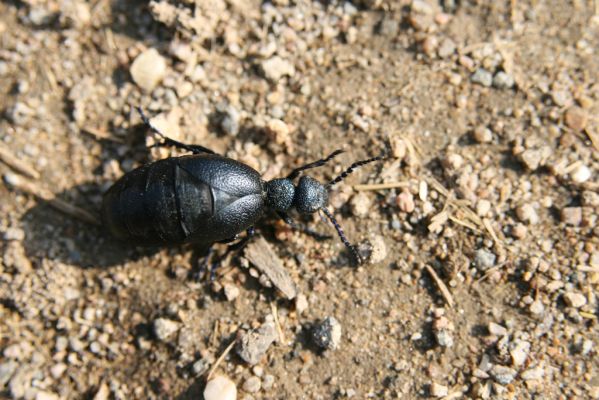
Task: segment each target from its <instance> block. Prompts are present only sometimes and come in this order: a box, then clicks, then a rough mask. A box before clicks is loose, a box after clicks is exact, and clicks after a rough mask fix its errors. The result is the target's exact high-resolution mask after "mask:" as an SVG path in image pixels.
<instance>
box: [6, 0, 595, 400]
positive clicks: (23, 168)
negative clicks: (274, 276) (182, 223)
mask: <svg viewBox="0 0 599 400" xmlns="http://www.w3.org/2000/svg"><path fill="white" fill-rule="evenodd" d="M0 43H1V44H0V77H1V78H0V91H1V92H2V94H3V96H2V97H1V98H0V109H1V110H2V114H1V117H0V139H1V142H0V159H1V161H2V162H0V174H1V175H2V178H3V179H2V184H0V233H1V235H0V236H1V237H2V240H1V241H0V249H1V254H2V257H1V259H0V316H1V319H0V321H1V322H0V350H1V354H2V355H1V356H0V391H1V392H0V397H6V398H15V399H16V398H19V399H20V398H24V399H37V400H43V399H58V398H65V399H80V398H89V399H92V398H93V399H97V400H102V399H112V398H114V399H149V398H176V399H200V398H203V397H202V396H203V392H204V388H205V385H206V376H207V374H208V373H209V371H208V370H209V368H212V367H213V366H215V364H216V368H215V373H216V374H219V375H223V376H227V377H228V378H229V379H230V380H232V382H233V383H234V384H235V386H236V387H237V391H238V394H237V397H238V398H240V399H332V398H335V399H338V398H339V399H343V398H355V399H366V398H373V399H379V398H381V399H382V398H385V399H386V398H394V399H395V398H397V399H414V398H444V399H460V398H480V399H533V398H534V399H590V398H595V399H599V357H598V354H597V353H598V346H599V328H598V323H597V318H598V317H599V301H598V299H597V289H598V287H599V227H598V224H597V220H598V211H599V179H598V176H599V175H598V172H599V118H598V117H597V116H598V115H599V51H598V49H599V3H598V2H597V1H593V0H573V1H562V0H554V1H551V0H535V1H533V0H531V1H523V0H511V1H482V0H471V1H465V0H462V1H460V0H447V1H440V2H436V1H433V0H395V1H394V0H356V1H353V2H349V1H348V2H343V1H330V2H329V1H309V0H273V1H272V2H264V3H262V2H260V1H256V0H251V1H243V0H210V1H201V0H195V1H194V0H179V1H177V0H153V1H150V2H147V1H118V0H113V1H110V0H92V1H89V2H87V1H83V0H49V1H44V0H22V1H16V0H9V1H3V2H0ZM136 106H141V107H142V108H143V109H144V110H145V111H146V112H147V113H148V114H149V115H151V116H152V117H153V119H152V124H153V125H154V126H156V127H159V128H160V129H161V130H163V131H164V132H165V133H167V134H168V135H169V136H170V137H172V138H174V139H177V140H181V141H184V142H187V143H197V144H201V145H203V146H206V147H209V148H212V149H214V150H215V151H217V152H218V153H221V154H225V155H227V156H229V157H231V158H234V159H237V160H240V161H243V162H245V163H247V164H249V165H250V166H252V167H254V168H255V169H257V170H258V171H259V172H260V173H261V174H263V177H264V179H272V178H275V177H283V176H286V174H287V173H289V171H290V170H291V169H293V168H294V167H296V166H299V165H302V164H305V163H307V162H310V161H313V160H317V159H319V158H322V157H324V156H326V155H327V154H330V153H331V152H332V151H334V150H335V149H337V148H341V149H343V150H345V153H344V154H343V155H341V156H339V157H337V158H336V159H335V160H334V161H332V162H330V163H329V164H328V165H327V166H326V167H322V168H318V169H314V170H312V171H310V172H309V175H311V176H313V177H315V178H318V179H320V180H322V181H323V182H327V181H328V180H330V179H332V178H334V177H335V176H337V175H338V174H339V173H341V172H342V171H343V169H344V168H346V167H347V166H349V165H350V164H351V163H352V162H354V161H356V160H360V159H364V158H368V157H372V156H376V155H379V154H381V153H385V154H386V155H387V158H386V159H385V160H384V161H382V162H378V163H373V164H370V165H368V166H364V167H362V168H361V169H359V170H357V171H356V172H355V173H353V174H352V175H351V176H350V177H348V178H347V179H346V180H345V181H344V182H343V183H341V184H339V185H336V186H335V190H334V191H333V192H332V193H331V198H330V205H329V209H330V210H331V211H333V210H334V213H335V215H336V217H337V218H338V220H339V223H340V224H341V226H342V227H343V229H344V231H345V232H346V234H347V237H348V238H349V240H350V241H351V242H352V243H356V244H357V245H358V247H359V248H360V251H361V254H362V255H363V256H364V257H366V258H367V262H366V263H365V264H363V265H361V266H356V265H354V263H352V262H351V255H350V253H349V252H348V251H347V250H346V249H345V247H344V246H343V244H342V243H341V241H340V240H339V239H338V237H337V236H336V234H335V231H334V229H333V227H332V226H330V224H327V222H326V220H324V219H322V218H320V217H319V216H318V215H316V216H314V218H307V219H305V220H304V222H306V223H308V224H309V225H310V226H312V227H314V229H316V230H319V231H322V232H327V233H330V234H331V235H333V236H334V237H333V239H331V240H328V241H317V240H314V239H313V238H311V237H308V236H306V235H303V234H301V233H297V232H294V231H291V230H290V229H289V228H288V227H287V226H286V225H285V224H283V223H282V222H280V221H276V220H275V218H274V217H273V216H272V215H270V214H267V215H266V216H265V217H266V218H265V219H264V220H263V222H261V223H260V225H259V226H258V230H259V234H260V236H262V237H264V238H265V239H266V240H267V242H268V243H269V244H270V246H271V247H272V249H273V251H274V254H276V256H277V257H278V258H280V259H281V260H282V262H283V265H284V267H285V270H286V271H287V273H288V274H289V277H291V279H292V280H293V282H294V283H295V285H296V286H297V290H298V292H299V293H300V294H299V295H298V296H297V297H296V298H295V299H293V300H288V299H287V298H286V297H285V296H283V295H282V294H281V293H280V292H279V291H277V290H276V289H274V288H272V287H269V286H272V284H271V283H269V280H268V278H267V277H266V276H265V275H264V274H263V273H261V272H260V270H259V268H258V266H254V265H252V264H251V263H250V262H249V261H248V259H247V258H248V257H247V256H244V255H243V254H240V255H239V256H236V257H232V258H230V259H227V260H226V261H225V262H224V263H223V265H222V266H221V268H220V269H219V270H218V271H217V276H216V279H215V280H214V281H213V282H210V281H209V280H208V279H206V277H205V276H204V277H202V279H200V280H198V279H195V277H193V276H191V275H193V273H192V272H193V271H194V270H195V269H196V267H197V265H198V263H199V260H200V259H201V257H202V256H203V255H204V253H205V251H206V249H197V248H187V247H177V248H169V249H142V248H135V247H133V246H131V245H128V244H127V243H122V242H119V241H117V240H115V239H113V238H111V236H110V234H109V233H107V232H106V231H105V230H104V229H103V228H102V227H101V226H97V225H95V224H94V223H93V222H94V221H97V218H98V215H99V210H100V207H101V202H102V193H103V192H104V191H105V190H106V189H107V188H108V187H110V185H111V184H112V183H113V182H114V181H116V179H118V178H119V177H120V176H122V175H123V174H124V173H126V172H128V171H130V170H132V169H134V168H135V167H137V166H139V165H142V164H144V163H147V162H150V161H151V160H155V159H157V158H163V157H167V156H169V155H175V154H181V152H178V151H171V150H167V149H157V148H153V149H151V150H149V149H148V146H150V145H151V144H153V143H154V140H156V138H155V137H153V136H152V134H151V132H149V130H148V129H147V128H146V127H145V126H144V125H143V124H142V123H141V120H140V117H139V115H138V114H137V113H136V112H134V111H133V107H136ZM224 248H225V247H224V245H223V246H217V247H216V249H217V250H218V251H220V252H222V251H224ZM326 317H334V318H335V319H336V320H337V321H338V323H339V325H340V327H341V337H340V338H336V339H335V340H334V341H335V343H334V344H335V345H336V346H337V347H336V348H333V347H334V346H330V348H327V349H324V350H323V349H320V348H318V343H315V341H314V338H313V336H314V335H313V332H314V329H315V327H316V326H318V324H319V322H320V321H322V320H323V319H325V318H326ZM272 323H275V325H276V328H277V335H276V341H275V343H273V344H272V345H271V346H270V347H268V348H267V349H266V350H265V354H264V355H263V356H261V357H260V359H259V361H258V362H257V364H256V365H251V364H248V363H247V362H246V361H244V359H243V358H242V357H241V356H240V355H239V352H237V351H236V350H235V349H234V350H233V351H231V352H230V353H228V354H226V356H225V357H224V359H223V360H222V362H220V363H217V359H218V358H219V356H220V355H221V354H223V352H224V351H225V349H226V348H227V346H228V345H229V344H230V343H232V342H234V341H235V340H236V338H238V337H241V336H242V335H244V334H245V333H246V332H254V333H255V332H259V328H260V327H261V326H262V327H263V326H265V325H267V324H272ZM212 376H215V374H213V375H212ZM212 376H211V377H212ZM222 396H224V395H222ZM222 396H219V395H218V394H217V395H216V396H214V395H211V396H208V395H207V396H206V400H210V399H218V398H223V399H225V397H222Z"/></svg>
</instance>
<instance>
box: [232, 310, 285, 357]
mask: <svg viewBox="0 0 599 400" xmlns="http://www.w3.org/2000/svg"><path fill="white" fill-rule="evenodd" d="M276 339H277V330H276V328H275V324H274V323H272V322H270V321H269V322H265V323H263V324H262V326H261V327H260V328H258V329H257V330H255V331H250V332H247V333H246V334H245V335H243V337H242V338H241V339H240V340H239V342H238V344H237V348H236V351H237V354H238V355H239V357H241V358H242V359H243V360H244V361H245V362H247V363H248V364H251V365H255V364H258V363H259V362H260V360H261V359H262V357H263V356H264V354H266V351H267V350H268V348H269V347H270V345H271V344H272V343H273V342H274V341H275V340H276Z"/></svg>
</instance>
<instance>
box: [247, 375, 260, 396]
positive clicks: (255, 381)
mask: <svg viewBox="0 0 599 400" xmlns="http://www.w3.org/2000/svg"><path fill="white" fill-rule="evenodd" d="M261 386H262V382H261V381H260V378H258V377H257V376H252V377H249V378H248V379H247V380H246V381H245V382H244V383H243V386H242V388H243V390H245V391H246V392H248V393H257V392H258V391H259V390H260V387H261Z"/></svg>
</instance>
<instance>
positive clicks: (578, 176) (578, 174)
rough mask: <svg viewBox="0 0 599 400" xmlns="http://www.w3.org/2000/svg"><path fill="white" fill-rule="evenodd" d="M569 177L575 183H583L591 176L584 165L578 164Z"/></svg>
mask: <svg viewBox="0 0 599 400" xmlns="http://www.w3.org/2000/svg"><path fill="white" fill-rule="evenodd" d="M570 177H571V178H572V180H573V181H574V182H576V183H583V182H586V181H588V180H589V179H590V178H591V170H590V168H589V167H587V166H586V165H580V166H578V167H577V168H576V169H575V170H574V171H572V173H571V174H570Z"/></svg>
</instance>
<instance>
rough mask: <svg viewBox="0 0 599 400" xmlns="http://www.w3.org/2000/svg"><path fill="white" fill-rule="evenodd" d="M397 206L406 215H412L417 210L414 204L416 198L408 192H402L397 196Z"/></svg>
mask: <svg viewBox="0 0 599 400" xmlns="http://www.w3.org/2000/svg"><path fill="white" fill-rule="evenodd" d="M397 206H398V207H399V209H400V210H401V211H403V212H406V213H411V212H412V211H414V208H416V205H415V204H414V196H413V195H412V193H410V192H409V191H407V190H404V191H402V192H401V193H400V194H398V195H397Z"/></svg>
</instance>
